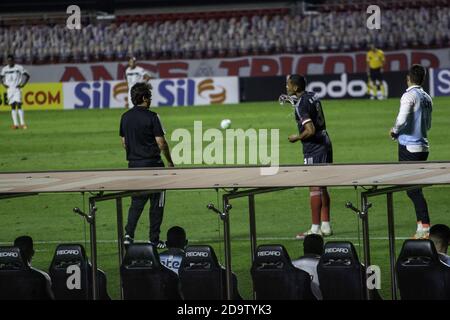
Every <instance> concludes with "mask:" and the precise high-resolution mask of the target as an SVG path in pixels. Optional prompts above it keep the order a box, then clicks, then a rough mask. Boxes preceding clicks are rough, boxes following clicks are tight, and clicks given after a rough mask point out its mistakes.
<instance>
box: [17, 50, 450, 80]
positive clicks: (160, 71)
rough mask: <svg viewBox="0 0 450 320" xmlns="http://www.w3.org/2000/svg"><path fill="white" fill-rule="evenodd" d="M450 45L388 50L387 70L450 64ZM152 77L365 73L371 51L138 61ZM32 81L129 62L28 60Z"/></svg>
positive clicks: (119, 70)
mask: <svg viewBox="0 0 450 320" xmlns="http://www.w3.org/2000/svg"><path fill="white" fill-rule="evenodd" d="M449 51H450V50H449V49H448V48H444V49H429V50H419V49H417V50H416V49H409V50H397V51H386V52H385V55H386V65H385V68H384V70H385V71H386V72H389V71H406V70H407V69H408V67H409V66H410V65H411V64H413V63H421V64H423V65H424V66H426V67H429V68H450V54H449ZM138 64H139V65H140V66H142V67H143V68H144V69H146V70H147V71H148V73H149V75H150V76H151V77H153V78H158V79H159V78H164V79H165V78H187V77H191V78H192V77H224V76H239V77H268V76H282V75H287V74H292V73H302V74H307V75H322V74H341V73H348V74H351V73H362V72H365V71H366V52H365V51H359V52H343V53H316V54H281V55H267V56H244V57H237V58H216V59H198V60H166V61H164V60H159V61H138ZM25 67H26V69H27V70H28V71H29V72H30V74H31V81H33V82H70V81H78V82H84V81H100V80H105V81H113V80H123V79H124V75H125V69H126V67H127V63H126V61H123V62H120V63H119V62H98V63H78V64H51V65H27V66H25Z"/></svg>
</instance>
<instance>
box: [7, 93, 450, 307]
mask: <svg viewBox="0 0 450 320" xmlns="http://www.w3.org/2000/svg"><path fill="white" fill-rule="evenodd" d="M323 107H324V112H325V116H326V121H327V129H328V131H329V133H330V136H331V139H332V142H333V149H334V161H335V163H368V162H392V161H396V160H397V146H396V143H395V142H393V141H392V140H391V139H390V138H389V136H388V132H389V129H390V128H391V126H392V125H393V122H394V120H395V117H396V114H397V112H398V107H399V99H388V100H384V101H370V100H325V101H323ZM4 110H5V109H4ZM155 110H156V111H157V112H158V113H159V115H160V117H161V119H162V121H163V124H164V126H165V129H166V131H167V138H168V141H169V144H170V145H171V147H173V146H174V145H175V144H176V142H173V141H171V140H170V136H171V133H172V132H173V131H174V130H175V129H177V128H186V129H188V130H192V129H193V126H194V121H196V120H201V121H203V128H204V129H207V128H218V127H219V123H220V120H222V119H225V118H229V119H231V120H232V127H233V128H242V129H244V130H245V129H248V128H255V129H279V134H280V163H281V164H302V162H303V161H302V156H301V148H300V144H299V143H297V144H291V143H289V142H288V141H287V137H288V135H290V134H293V133H296V124H295V122H294V120H293V116H292V109H291V108H289V107H285V106H283V107H281V106H280V105H278V103H276V102H264V103H243V104H238V105H227V106H219V105H216V106H206V107H178V108H157V109H155ZM123 112H124V110H117V109H116V110H74V111H29V112H26V114H25V116H26V120H27V122H28V125H29V129H28V130H26V131H25V130H18V131H14V130H11V129H10V124H11V119H10V113H9V112H1V113H0V129H1V130H0V171H1V172H11V171H38V170H65V169H72V170H73V169H99V168H125V167H126V161H125V155H124V151H123V149H122V147H121V144H120V138H119V135H118V131H119V130H118V126H119V121H120V116H121V114H122V113H123ZM449 128H450V98H436V99H434V110H433V124H432V129H431V131H430V136H429V139H430V145H431V148H430V157H429V160H450V147H449V146H450V144H449V141H450V131H449ZM199 179H201V177H199ZM449 190H450V189H449V188H448V187H440V186H436V187H430V188H427V189H425V191H424V193H425V196H426V197H427V200H428V204H429V208H430V214H431V219H432V223H446V224H449V223H450V197H449V195H450V193H449ZM223 192H224V191H223V190H218V191H217V192H216V190H194V191H168V192H167V196H166V209H165V217H164V222H163V225H162V235H163V239H164V238H165V237H164V235H165V233H166V231H167V229H168V228H170V227H171V226H173V225H180V226H182V227H184V228H185V229H186V231H187V234H188V238H189V243H190V244H210V245H212V246H213V247H214V248H215V250H216V253H217V255H218V257H219V260H220V261H221V262H222V263H223V262H224V257H223V244H222V242H221V241H222V236H223V230H222V229H221V222H220V221H219V219H218V217H217V216H216V215H215V214H213V213H212V212H211V211H208V210H207V209H206V205H207V204H208V203H210V202H212V203H214V204H216V205H218V199H219V197H220V196H221V194H223ZM359 192H360V190H355V189H353V188H331V189H330V195H331V201H332V204H331V205H332V208H331V215H332V225H333V230H334V235H333V236H332V237H330V238H327V239H326V240H350V241H352V242H353V243H354V244H355V246H356V248H357V251H358V254H359V257H360V259H362V258H363V254H362V247H361V245H362V239H360V234H359V231H360V230H361V227H360V225H359V221H358V218H357V217H356V215H355V214H354V213H353V212H351V211H349V210H348V209H346V208H345V207H344V204H345V202H346V201H352V202H353V203H354V204H358V199H359ZM88 197H89V194H85V195H84V196H83V195H81V194H45V195H39V196H32V197H26V198H17V199H9V200H1V201H0V219H1V224H0V242H1V245H6V244H10V243H11V242H12V241H13V240H14V238H15V237H17V236H19V235H24V234H27V235H31V236H32V237H33V239H34V241H35V243H36V244H35V246H36V248H35V249H36V254H35V257H34V260H33V265H34V266H35V267H37V268H40V269H43V270H48V267H49V264H50V262H51V258H52V256H53V253H54V251H55V247H56V245H57V244H58V243H67V242H79V243H82V244H83V245H85V247H86V249H89V242H88V240H89V229H88V227H87V225H86V224H85V223H84V221H83V219H82V218H81V217H80V216H77V215H75V214H74V213H72V208H73V207H80V208H86V203H87V199H88ZM371 201H372V204H373V207H372V209H370V213H369V214H370V219H369V220H370V222H369V223H370V236H371V249H372V264H376V265H378V266H380V268H381V271H382V278H381V286H382V295H383V297H384V298H387V299H388V298H390V276H389V260H388V259H389V258H388V257H389V254H388V241H387V217H386V203H385V199H384V198H383V197H379V198H373V199H371ZM231 203H232V205H233V209H232V210H231V237H232V259H233V260H232V261H233V262H232V265H233V271H234V272H236V274H237V276H238V281H239V289H240V292H241V294H242V295H243V297H244V298H251V286H252V284H251V278H250V241H249V223H248V214H247V201H246V199H237V200H232V202H231ZM128 205H129V200H128V199H127V200H126V201H124V208H125V209H126V208H127V207H128ZM394 207H395V225H396V235H397V237H398V240H397V254H398V252H399V250H400V247H401V244H402V242H403V241H404V239H406V238H409V237H411V236H412V234H413V233H414V231H415V214H414V210H413V206H412V203H411V202H410V201H409V199H408V198H407V196H406V194H405V193H403V192H402V193H397V194H395V195H394ZM146 211H147V209H146ZM256 211H257V216H256V217H257V221H256V223H257V232H258V244H264V243H265V244H267V243H281V244H283V245H285V246H286V248H287V250H288V252H289V254H290V256H291V258H296V257H298V256H300V255H301V253H302V242H301V241H298V240H294V236H295V234H296V233H298V232H301V231H305V230H306V229H307V228H308V227H309V225H310V210H309V194H308V191H307V190H306V189H290V190H286V191H280V192H276V193H271V194H264V195H257V196H256ZM125 218H126V215H125ZM97 219H98V220H97V221H98V224H97V236H98V239H99V246H98V258H99V266H100V267H101V268H102V269H103V270H104V271H105V272H106V275H107V277H108V291H109V293H110V295H111V296H112V297H113V298H118V297H119V288H118V279H119V277H118V274H119V268H118V254H117V243H116V238H117V230H116V224H115V222H116V217H115V204H114V203H113V202H101V203H98V215H97ZM147 228H148V215H147V214H145V213H144V214H143V216H142V217H141V220H140V223H139V226H138V230H137V234H136V238H137V239H140V240H142V241H145V240H147ZM87 251H88V253H89V250H87Z"/></svg>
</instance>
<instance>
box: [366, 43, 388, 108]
mask: <svg viewBox="0 0 450 320" xmlns="http://www.w3.org/2000/svg"><path fill="white" fill-rule="evenodd" d="M366 61H367V75H368V77H369V79H368V83H367V85H368V91H369V94H370V99H372V100H373V99H375V97H377V98H378V99H379V100H382V99H384V98H386V92H385V89H384V85H383V76H382V72H383V66H384V62H385V58H384V52H383V51H381V50H380V49H377V48H376V47H375V46H374V45H373V44H371V45H370V50H369V51H368V52H367V55H366Z"/></svg>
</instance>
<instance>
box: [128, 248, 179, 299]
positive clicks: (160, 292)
mask: <svg viewBox="0 0 450 320" xmlns="http://www.w3.org/2000/svg"><path fill="white" fill-rule="evenodd" d="M120 273H121V275H122V285H123V295H124V299H125V300H179V299H180V293H179V288H178V276H177V274H176V273H175V272H173V271H171V270H169V269H167V268H166V267H164V266H163V265H162V264H161V263H160V260H159V255H158V251H157V250H156V248H155V247H154V246H153V245H151V244H148V243H135V244H132V245H130V246H129V247H128V250H127V252H126V254H125V257H124V259H123V262H122V266H121V267H120Z"/></svg>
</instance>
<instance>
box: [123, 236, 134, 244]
mask: <svg viewBox="0 0 450 320" xmlns="http://www.w3.org/2000/svg"><path fill="white" fill-rule="evenodd" d="M133 241H134V239H133V238H132V237H130V236H129V235H127V234H126V235H125V237H124V238H123V244H124V245H126V246H128V245H130V244H132V243H133Z"/></svg>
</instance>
